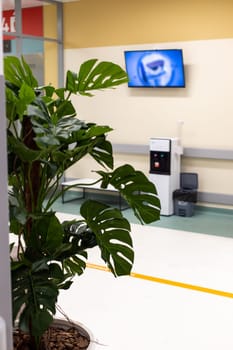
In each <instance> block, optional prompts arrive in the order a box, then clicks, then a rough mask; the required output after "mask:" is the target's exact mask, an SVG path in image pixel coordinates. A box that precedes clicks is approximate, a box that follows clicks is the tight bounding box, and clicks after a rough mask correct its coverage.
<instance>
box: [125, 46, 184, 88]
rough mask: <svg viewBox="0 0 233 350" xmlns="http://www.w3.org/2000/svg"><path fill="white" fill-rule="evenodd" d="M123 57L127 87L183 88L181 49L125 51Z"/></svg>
mask: <svg viewBox="0 0 233 350" xmlns="http://www.w3.org/2000/svg"><path fill="white" fill-rule="evenodd" d="M124 55H125V65H126V72H127V74H128V78H129V81H128V86H129V87H155V88H157V87H158V88H160V87H162V88H164V87H169V88H183V87H185V74H184V62H183V52H182V50H181V49H160V50H156V49H155V50H137V51H125V52H124Z"/></svg>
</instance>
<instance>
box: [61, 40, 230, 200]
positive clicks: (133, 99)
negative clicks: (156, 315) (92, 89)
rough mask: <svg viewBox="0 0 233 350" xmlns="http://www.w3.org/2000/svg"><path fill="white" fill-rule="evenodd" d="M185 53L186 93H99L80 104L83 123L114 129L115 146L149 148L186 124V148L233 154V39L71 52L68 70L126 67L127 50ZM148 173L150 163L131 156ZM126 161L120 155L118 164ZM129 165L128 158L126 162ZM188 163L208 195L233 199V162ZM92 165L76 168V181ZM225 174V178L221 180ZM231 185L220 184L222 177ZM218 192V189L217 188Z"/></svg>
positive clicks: (80, 100)
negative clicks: (86, 64) (104, 63)
mask: <svg viewBox="0 0 233 350" xmlns="http://www.w3.org/2000/svg"><path fill="white" fill-rule="evenodd" d="M154 48H156V49H158V48H181V49H183V56H184V63H185V75H186V88H185V89H160V90H159V89H143V88H140V89H139V88H137V89H135V88H134V89H133V88H128V87H127V86H126V85H124V86H121V87H119V88H117V89H116V90H114V91H106V92H98V93H97V94H96V97H92V98H87V97H79V98H77V99H76V100H75V105H76V107H77V110H78V112H79V117H80V119H85V120H87V121H94V122H97V123H101V124H109V125H111V126H112V127H113V128H114V132H112V133H111V137H110V139H111V140H112V141H113V142H114V143H128V144H148V142H149V138H150V137H161V136H167V137H174V136H179V130H178V121H179V120H183V121H184V125H183V127H182V133H181V136H182V144H183V146H184V147H194V148H195V147H196V148H213V149H233V137H232V130H233V96H232V86H233V72H232V62H233V39H223V40H201V41H185V42H172V43H160V44H156V43H154V44H147V45H129V46H114V47H96V48H83V49H67V50H65V70H67V69H71V70H74V71H76V70H77V68H78V66H79V64H80V63H82V62H83V61H84V60H86V59H89V58H93V57H96V58H98V59H100V60H110V61H114V62H115V63H118V64H120V65H121V66H122V67H123V68H125V62H124V51H125V50H131V49H154ZM127 158H128V161H129V159H130V161H131V162H132V161H133V162H134V163H135V164H136V165H137V166H139V167H140V168H141V169H142V170H143V171H145V172H148V168H149V166H148V158H147V157H143V156H138V157H137V156H130V158H129V156H128V157H127ZM122 160H123V156H122V155H117V161H118V162H121V161H122ZM124 161H125V159H124ZM199 163H200V162H199V161H198V160H191V159H188V160H184V161H183V163H182V167H183V170H185V171H186V170H187V171H192V170H193V169H195V171H197V172H198V173H199V171H200V175H201V176H200V188H201V190H202V191H208V192H218V193H230V194H233V185H232V181H231V179H232V178H233V164H232V161H226V162H224V161H221V162H217V163H216V162H215V163H213V161H208V160H204V164H203V161H202V162H201V163H200V167H199ZM87 168H88V166H87V165H86V163H85V162H83V164H82V168H81V169H80V167H79V168H77V167H73V169H72V171H70V175H71V176H73V175H74V176H84V175H86V174H83V172H84V173H85V172H86V171H87ZM220 174H221V175H220ZM219 176H220V177H221V178H225V179H226V180H227V181H225V180H224V181H222V182H221V181H220V178H219ZM216 187H217V188H216Z"/></svg>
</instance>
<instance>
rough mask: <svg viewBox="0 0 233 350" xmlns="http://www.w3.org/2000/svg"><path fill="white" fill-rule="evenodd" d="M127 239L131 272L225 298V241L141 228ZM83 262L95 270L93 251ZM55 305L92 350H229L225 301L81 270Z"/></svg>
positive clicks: (232, 327)
mask: <svg viewBox="0 0 233 350" xmlns="http://www.w3.org/2000/svg"><path fill="white" fill-rule="evenodd" d="M59 216H60V218H61V220H63V219H65V218H66V217H71V216H70V215H68V216H67V215H66V214H60V215H59ZM72 217H74V216H72ZM132 232H133V240H134V247H135V254H136V256H135V264H134V268H133V271H134V272H136V273H141V274H144V275H148V276H153V277H160V278H165V279H169V280H172V281H177V282H183V283H187V284H191V285H195V286H200V287H205V288H212V289H216V290H219V291H225V292H229V293H232V292H233V239H231V238H222V237H217V236H209V235H203V234H197V233H195V234H194V233H190V232H185V231H176V230H168V229H164V228H156V227H148V226H141V225H132ZM89 262H90V263H94V264H99V265H103V263H102V262H101V260H100V259H99V256H98V250H97V249H92V250H90V256H89ZM59 305H60V306H61V307H62V308H63V310H64V311H65V312H66V314H67V315H68V316H69V317H70V318H71V319H73V320H78V321H80V322H81V323H83V324H84V325H86V326H87V327H88V328H89V329H90V330H91V331H92V333H93V336H94V339H95V340H96V341H97V343H99V344H95V345H96V346H95V349H96V350H105V349H106V350H141V349H143V350H147V349H150V350H151V349H153V350H187V349H189V350H197V349H198V350H230V349H231V350H232V349H233V299H232V298H227V297H223V296H219V295H214V294H209V293H204V292H200V291H196V290H192V289H186V288H180V287H176V286H171V285H166V284H161V283H156V282H151V281H147V280H142V279H138V278H134V277H120V278H114V277H113V276H112V275H111V274H110V273H109V272H105V271H100V270H95V269H90V268H87V269H86V271H85V273H84V274H83V275H82V276H81V277H79V278H77V279H76V280H75V281H74V284H73V286H72V287H71V288H70V290H69V291H68V292H67V291H65V292H62V293H61V295H60V298H59ZM58 316H59V315H58Z"/></svg>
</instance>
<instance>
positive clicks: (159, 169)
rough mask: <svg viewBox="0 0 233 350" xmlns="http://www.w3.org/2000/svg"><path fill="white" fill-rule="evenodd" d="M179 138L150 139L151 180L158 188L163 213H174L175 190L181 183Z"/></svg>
mask: <svg viewBox="0 0 233 350" xmlns="http://www.w3.org/2000/svg"><path fill="white" fill-rule="evenodd" d="M181 154H182V149H181V146H180V144H179V139H178V138H151V139H150V174H149V178H150V181H151V182H153V183H154V184H155V186H156V188H157V191H158V196H159V199H160V202H161V212H160V213H161V215H172V214H174V204H173V192H174V191H175V190H176V189H177V188H179V183H180V156H181Z"/></svg>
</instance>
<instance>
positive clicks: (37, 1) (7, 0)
mask: <svg viewBox="0 0 233 350" xmlns="http://www.w3.org/2000/svg"><path fill="white" fill-rule="evenodd" d="M0 1H1V0H0ZM57 1H59V2H74V1H80V0H57ZM21 3H22V7H34V6H40V5H41V4H46V0H45V1H42V0H21ZM14 4H15V0H2V9H3V10H10V9H13V8H14Z"/></svg>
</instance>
